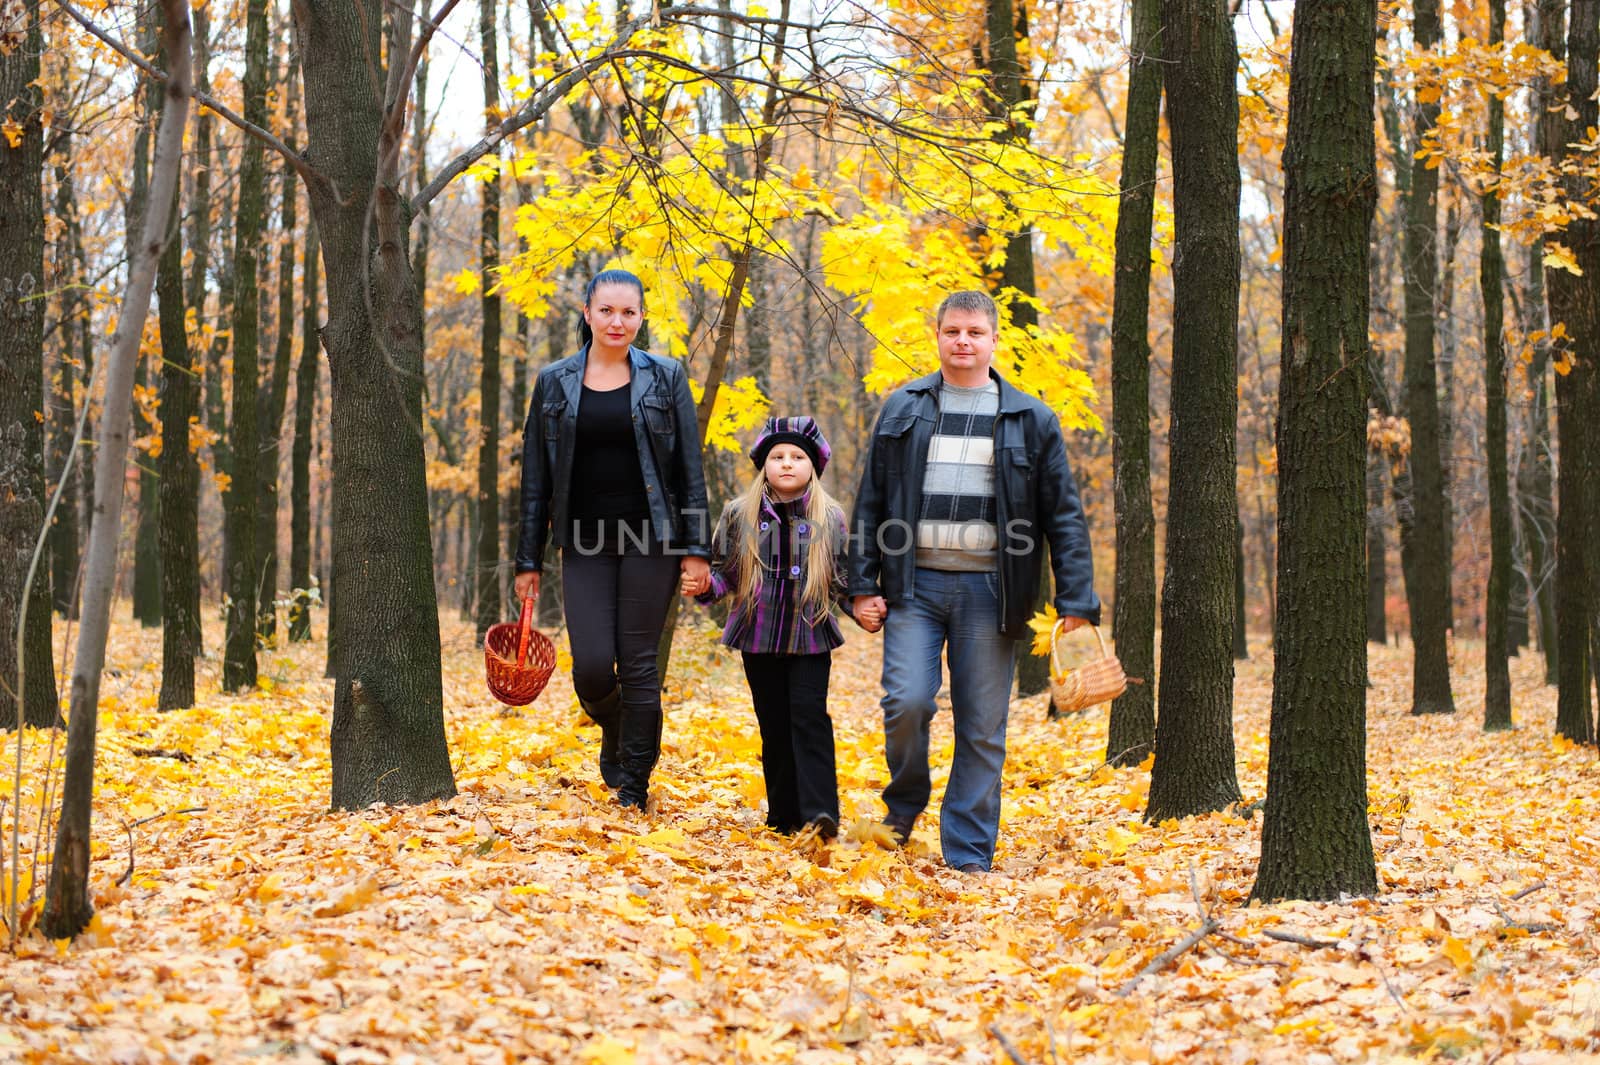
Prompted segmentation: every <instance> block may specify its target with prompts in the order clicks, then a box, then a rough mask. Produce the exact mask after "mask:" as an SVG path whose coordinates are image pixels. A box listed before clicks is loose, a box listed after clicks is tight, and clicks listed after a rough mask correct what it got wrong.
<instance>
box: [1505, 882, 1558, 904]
mask: <svg viewBox="0 0 1600 1065" xmlns="http://www.w3.org/2000/svg"><path fill="white" fill-rule="evenodd" d="M1549 886H1550V885H1549V884H1546V883H1545V882H1544V881H1543V880H1541V881H1539V882H1538V883H1536V884H1529V885H1528V886H1527V887H1525V888H1523V889H1522V890H1521V891H1519V892H1517V893H1516V894H1515V895H1513V896H1511V901H1512V902H1517V901H1519V900H1521V899H1525V898H1527V897H1528V896H1529V895H1532V894H1533V893H1534V892H1535V891H1543V890H1544V889H1545V888H1547V887H1549Z"/></svg>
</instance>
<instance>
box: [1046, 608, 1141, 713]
mask: <svg viewBox="0 0 1600 1065" xmlns="http://www.w3.org/2000/svg"><path fill="white" fill-rule="evenodd" d="M1063 625H1064V622H1063V621H1057V622H1056V626H1055V628H1054V629H1053V630H1052V631H1051V633H1050V699H1051V702H1052V703H1054V705H1055V708H1056V711H1057V712H1058V713H1063V714H1070V713H1073V712H1074V711H1077V710H1085V709H1087V708H1089V707H1091V706H1098V705H1099V704H1101V703H1106V702H1110V701H1111V700H1112V699H1115V698H1116V697H1117V696H1119V695H1121V694H1122V693H1123V692H1124V691H1126V690H1127V688H1128V675H1127V674H1126V673H1124V672H1122V663H1121V662H1119V661H1118V660H1117V656H1116V655H1114V654H1112V653H1111V652H1109V651H1107V650H1106V640H1105V637H1104V636H1101V635H1100V629H1099V627H1098V626H1095V627H1094V638H1095V640H1096V641H1098V642H1099V644H1100V657H1099V658H1097V659H1095V660H1094V661H1092V662H1085V663H1084V664H1083V665H1081V666H1078V667H1077V668H1076V669H1064V668H1063V667H1062V665H1061V637H1062V636H1063V635H1065V633H1064V632H1063V631H1062V628H1063Z"/></svg>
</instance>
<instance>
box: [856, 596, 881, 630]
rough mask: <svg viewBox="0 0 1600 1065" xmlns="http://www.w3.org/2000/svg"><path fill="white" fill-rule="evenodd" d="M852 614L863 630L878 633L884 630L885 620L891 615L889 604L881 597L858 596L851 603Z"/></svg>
mask: <svg viewBox="0 0 1600 1065" xmlns="http://www.w3.org/2000/svg"><path fill="white" fill-rule="evenodd" d="M850 613H851V614H853V615H854V616H855V619H856V624H858V625H860V626H861V627H862V628H863V629H866V630H867V631H868V632H877V631H878V630H879V629H881V628H883V619H884V618H886V617H887V616H888V614H889V604H888V602H887V601H886V600H885V599H884V598H883V596H881V595H858V596H856V597H855V598H854V599H853V600H851V602H850Z"/></svg>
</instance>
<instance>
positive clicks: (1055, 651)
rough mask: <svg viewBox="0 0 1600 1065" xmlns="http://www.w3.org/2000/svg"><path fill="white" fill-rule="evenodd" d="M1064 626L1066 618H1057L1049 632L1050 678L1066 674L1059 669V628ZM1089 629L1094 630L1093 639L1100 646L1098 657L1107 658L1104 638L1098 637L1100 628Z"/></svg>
mask: <svg viewBox="0 0 1600 1065" xmlns="http://www.w3.org/2000/svg"><path fill="white" fill-rule="evenodd" d="M1065 624H1066V618H1057V619H1056V623H1055V626H1054V627H1053V628H1052V629H1051V630H1050V675H1051V676H1052V677H1059V676H1062V675H1064V674H1065V673H1066V670H1064V669H1062V668H1061V637H1062V635H1063V633H1062V632H1061V626H1063V625H1065ZM1089 628H1091V629H1093V630H1094V638H1095V640H1096V642H1098V643H1099V644H1100V657H1101V658H1109V657H1110V656H1109V655H1108V654H1107V653H1106V638H1105V637H1104V636H1102V635H1100V626H1098V625H1090V626H1089Z"/></svg>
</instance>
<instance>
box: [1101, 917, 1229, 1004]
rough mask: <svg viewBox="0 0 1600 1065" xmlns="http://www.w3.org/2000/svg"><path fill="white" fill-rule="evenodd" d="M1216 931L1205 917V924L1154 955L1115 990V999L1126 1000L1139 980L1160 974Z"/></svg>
mask: <svg viewBox="0 0 1600 1065" xmlns="http://www.w3.org/2000/svg"><path fill="white" fill-rule="evenodd" d="M1216 930H1217V922H1216V921H1215V920H1213V919H1212V918H1210V917H1207V918H1206V919H1205V923H1203V924H1202V925H1201V926H1200V927H1199V928H1196V929H1195V930H1194V931H1193V932H1190V933H1189V934H1188V935H1186V936H1184V937H1183V938H1182V939H1180V940H1178V942H1176V943H1174V944H1173V945H1172V946H1170V947H1168V948H1167V949H1166V950H1164V951H1162V952H1161V953H1160V954H1158V955H1156V957H1155V959H1154V960H1152V961H1151V962H1150V964H1149V965H1146V966H1145V967H1144V968H1143V969H1140V970H1139V972H1138V973H1137V974H1136V975H1135V976H1134V977H1133V978H1132V979H1131V980H1129V981H1128V982H1127V983H1125V984H1123V985H1122V986H1121V987H1119V988H1117V997H1118V998H1127V997H1128V996H1129V995H1131V994H1132V993H1133V989H1134V988H1135V987H1137V986H1139V981H1140V980H1143V979H1144V978H1145V977H1147V976H1151V975H1154V974H1155V973H1158V972H1160V971H1161V970H1162V969H1165V968H1166V967H1167V966H1168V965H1171V964H1172V963H1173V962H1174V961H1175V960H1177V959H1178V958H1179V957H1181V956H1182V955H1183V954H1184V953H1185V952H1187V951H1190V950H1193V949H1194V946H1195V944H1196V943H1199V942H1200V941H1201V940H1202V939H1204V938H1205V937H1206V936H1209V935H1210V934H1211V933H1212V932H1215V931H1216Z"/></svg>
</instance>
